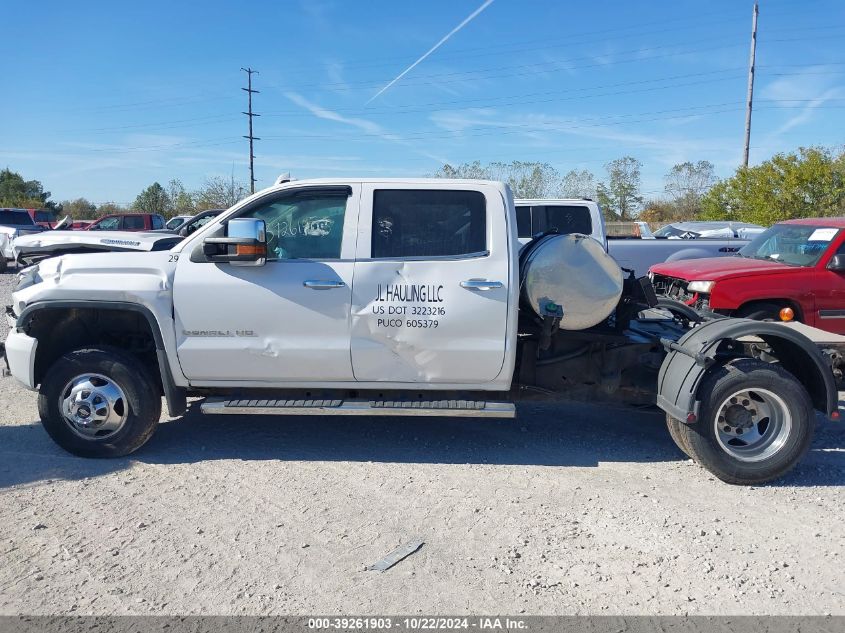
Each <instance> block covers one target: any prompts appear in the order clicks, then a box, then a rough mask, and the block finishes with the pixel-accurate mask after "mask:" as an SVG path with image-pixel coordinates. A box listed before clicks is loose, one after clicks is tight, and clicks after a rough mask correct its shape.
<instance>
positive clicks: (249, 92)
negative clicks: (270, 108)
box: [241, 68, 261, 193]
mask: <svg viewBox="0 0 845 633" xmlns="http://www.w3.org/2000/svg"><path fill="white" fill-rule="evenodd" d="M241 70H242V71H244V72H245V73H246V74H247V84H246V85H247V87H246V88H241V90H244V91H245V92H246V93H247V96H248V97H247V98H248V99H249V101H248V104H249V106H248V107H247V111H246V112H244V114H245V115H247V117H248V118H249V136H244V138H246V139H249V192H250V193H255V153H254V152H253V146H252V143H253V141H260V140H261V139H260V138H259V137H257V136H253V135H252V117H256V116H261V115H260V114H255V113H254V112H253V111H252V94H253V93H256V94H257V93H258V92H259V91H258V90H253V89H252V75H253V74H256V75H257V74H258V71H257V70H253V69H252V68H241Z"/></svg>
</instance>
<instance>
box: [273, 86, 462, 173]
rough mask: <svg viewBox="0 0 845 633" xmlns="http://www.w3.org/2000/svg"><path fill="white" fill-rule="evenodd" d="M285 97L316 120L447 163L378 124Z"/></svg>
mask: <svg viewBox="0 0 845 633" xmlns="http://www.w3.org/2000/svg"><path fill="white" fill-rule="evenodd" d="M285 96H286V97H287V98H288V99H290V100H291V101H293V102H294V103H295V104H296V105H298V106H300V107H301V108H304V109H305V110H307V111H308V112H310V113H311V114H313V115H314V116H315V117H317V118H318V119H324V120H326V121H334V122H336V123H340V124H342V125H347V126H350V127H354V128H357V129H359V130H362V131H364V132H366V133H367V134H369V135H371V136H374V137H377V138H381V139H383V140H385V141H390V142H393V143H397V144H399V145H403V146H405V147H408V148H410V149H411V150H412V151H413V152H415V153H416V154H419V155H420V156H425V157H426V158H430V159H432V160H434V161H436V162H438V163H448V162H449V160H448V159H446V158H444V157H442V156H437V155H435V154H431V153H429V152H427V151H425V150H421V149H417V148H416V147H415V146H413V145H412V144H411V143H409V142H408V141H406V140H405V139H403V138H402V137H401V136H398V135H396V134H393V133H392V132H389V131H388V130H386V129H384V128H383V127H382V126H381V125H379V124H378V123H375V122H373V121H369V120H367V119H361V118H358V117H347V116H343V115H342V114H340V113H338V112H335V111H334V110H329V109H328V108H324V107H323V106H320V105H317V104H316V103H313V102H311V101H309V100H308V99H306V98H305V97H303V96H302V95H300V94H298V93H296V92H286V93H285Z"/></svg>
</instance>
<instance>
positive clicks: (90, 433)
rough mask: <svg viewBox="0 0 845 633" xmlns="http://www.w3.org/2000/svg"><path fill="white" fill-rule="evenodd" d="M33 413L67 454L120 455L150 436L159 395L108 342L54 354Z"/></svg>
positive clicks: (134, 364) (157, 413)
mask: <svg viewBox="0 0 845 633" xmlns="http://www.w3.org/2000/svg"><path fill="white" fill-rule="evenodd" d="M63 409H65V410H66V411H67V415H66V413H65V412H63ZM38 413H39V414H40V416H41V422H42V424H43V425H44V428H45V430H46V431H47V433H48V434H49V435H50V437H51V438H53V440H54V441H55V442H56V444H58V445H59V446H61V447H62V448H63V449H65V450H66V451H68V452H69V453H73V454H74V455H79V456H80V457H121V456H123V455H128V454H129V453H132V452H133V451H136V450H138V449H139V448H140V447H141V446H143V445H144V444H145V443H146V442H147V440H149V439H150V437H152V435H153V433H154V432H155V430H156V426H157V425H158V420H159V417H160V416H161V394H160V391H159V390H158V389H157V386H156V383H155V381H154V380H153V379H152V377H151V376H150V373H149V372H148V371H147V369H146V368H145V367H143V366H142V364H141V362H140V361H139V360H138V359H137V358H135V357H134V356H131V355H129V354H126V353H125V352H122V351H120V350H118V349H114V348H109V347H96V348H89V349H80V350H76V351H73V352H69V353H67V354H65V355H64V356H62V357H61V358H59V359H58V360H57V361H56V362H55V363H54V364H53V366H52V367H51V368H50V370H49V371H48V372H47V375H46V376H45V377H44V380H43V381H42V383H41V388H40V390H39V393H38ZM74 420H75V421H76V423H74Z"/></svg>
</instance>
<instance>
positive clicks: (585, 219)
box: [514, 198, 607, 250]
mask: <svg viewBox="0 0 845 633" xmlns="http://www.w3.org/2000/svg"><path fill="white" fill-rule="evenodd" d="M514 205H515V206H516V226H517V232H518V234H519V241H520V243H521V244H523V245H525V244H527V243H528V242H530V241H531V238H532V237H533V236H535V235H538V234H540V233H543V232H545V231H549V230H551V229H556V230H557V231H558V232H559V233H581V234H582V235H589V236H590V237H592V238H595V240H596V241H597V242H598V243H599V244H601V245H602V246H603V247H604V249H605V250H607V235H606V232H605V228H604V217H603V216H602V213H601V209H599V205H598V204H596V203H595V202H593V201H592V200H588V199H586V198H559V199H519V200H514Z"/></svg>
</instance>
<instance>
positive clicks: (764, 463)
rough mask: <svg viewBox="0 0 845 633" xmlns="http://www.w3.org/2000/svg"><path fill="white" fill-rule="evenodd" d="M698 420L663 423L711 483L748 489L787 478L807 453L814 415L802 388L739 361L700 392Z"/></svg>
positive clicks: (774, 371)
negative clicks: (717, 481) (713, 478)
mask: <svg viewBox="0 0 845 633" xmlns="http://www.w3.org/2000/svg"><path fill="white" fill-rule="evenodd" d="M699 398H700V400H701V403H702V404H701V411H700V415H699V417H698V420H697V421H696V422H695V423H693V424H685V423H683V422H681V421H679V420H675V419H671V418H670V419H668V420H667V426H668V427H669V432H670V434H671V435H672V439H673V440H675V443H676V444H677V445H678V447H679V448H680V449H681V450H682V451H684V453H686V454H687V455H689V456H690V457H691V458H692V459H694V460H695V461H697V462H698V463H699V464H701V465H702V466H704V468H706V469H707V470H709V471H710V472H711V473H713V474H714V475H715V476H716V477H718V478H719V479H721V480H722V481H725V482H727V483H731V484H742V485H753V484H761V483H765V482H767V481H772V480H773V479H777V478H779V477H781V476H783V475H785V474H786V473H787V472H789V471H790V470H791V469H792V468H793V467H794V466H795V464H797V463H798V462H799V461H800V460H801V458H802V457H803V456H804V454H805V453H806V452H807V450H809V448H810V443H811V442H812V439H813V429H814V426H815V412H814V410H813V405H812V402H811V401H810V396H809V394H808V393H807V391H806V389H804V386H803V385H802V384H801V383H800V382H798V381H797V380H796V379H795V378H794V377H793V376H792V375H791V374H790V373H789V372H787V371H785V370H784V369H782V368H781V367H779V366H778V365H774V364H770V363H764V362H762V361H758V360H754V359H739V360H736V361H734V362H732V363H729V364H727V365H725V366H724V367H720V368H718V369H716V370H715V371H714V372H713V373H712V374H711V375H710V376H708V377H707V378H706V379H705V381H704V383H703V384H702V386H701V389H700V391H699Z"/></svg>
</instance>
